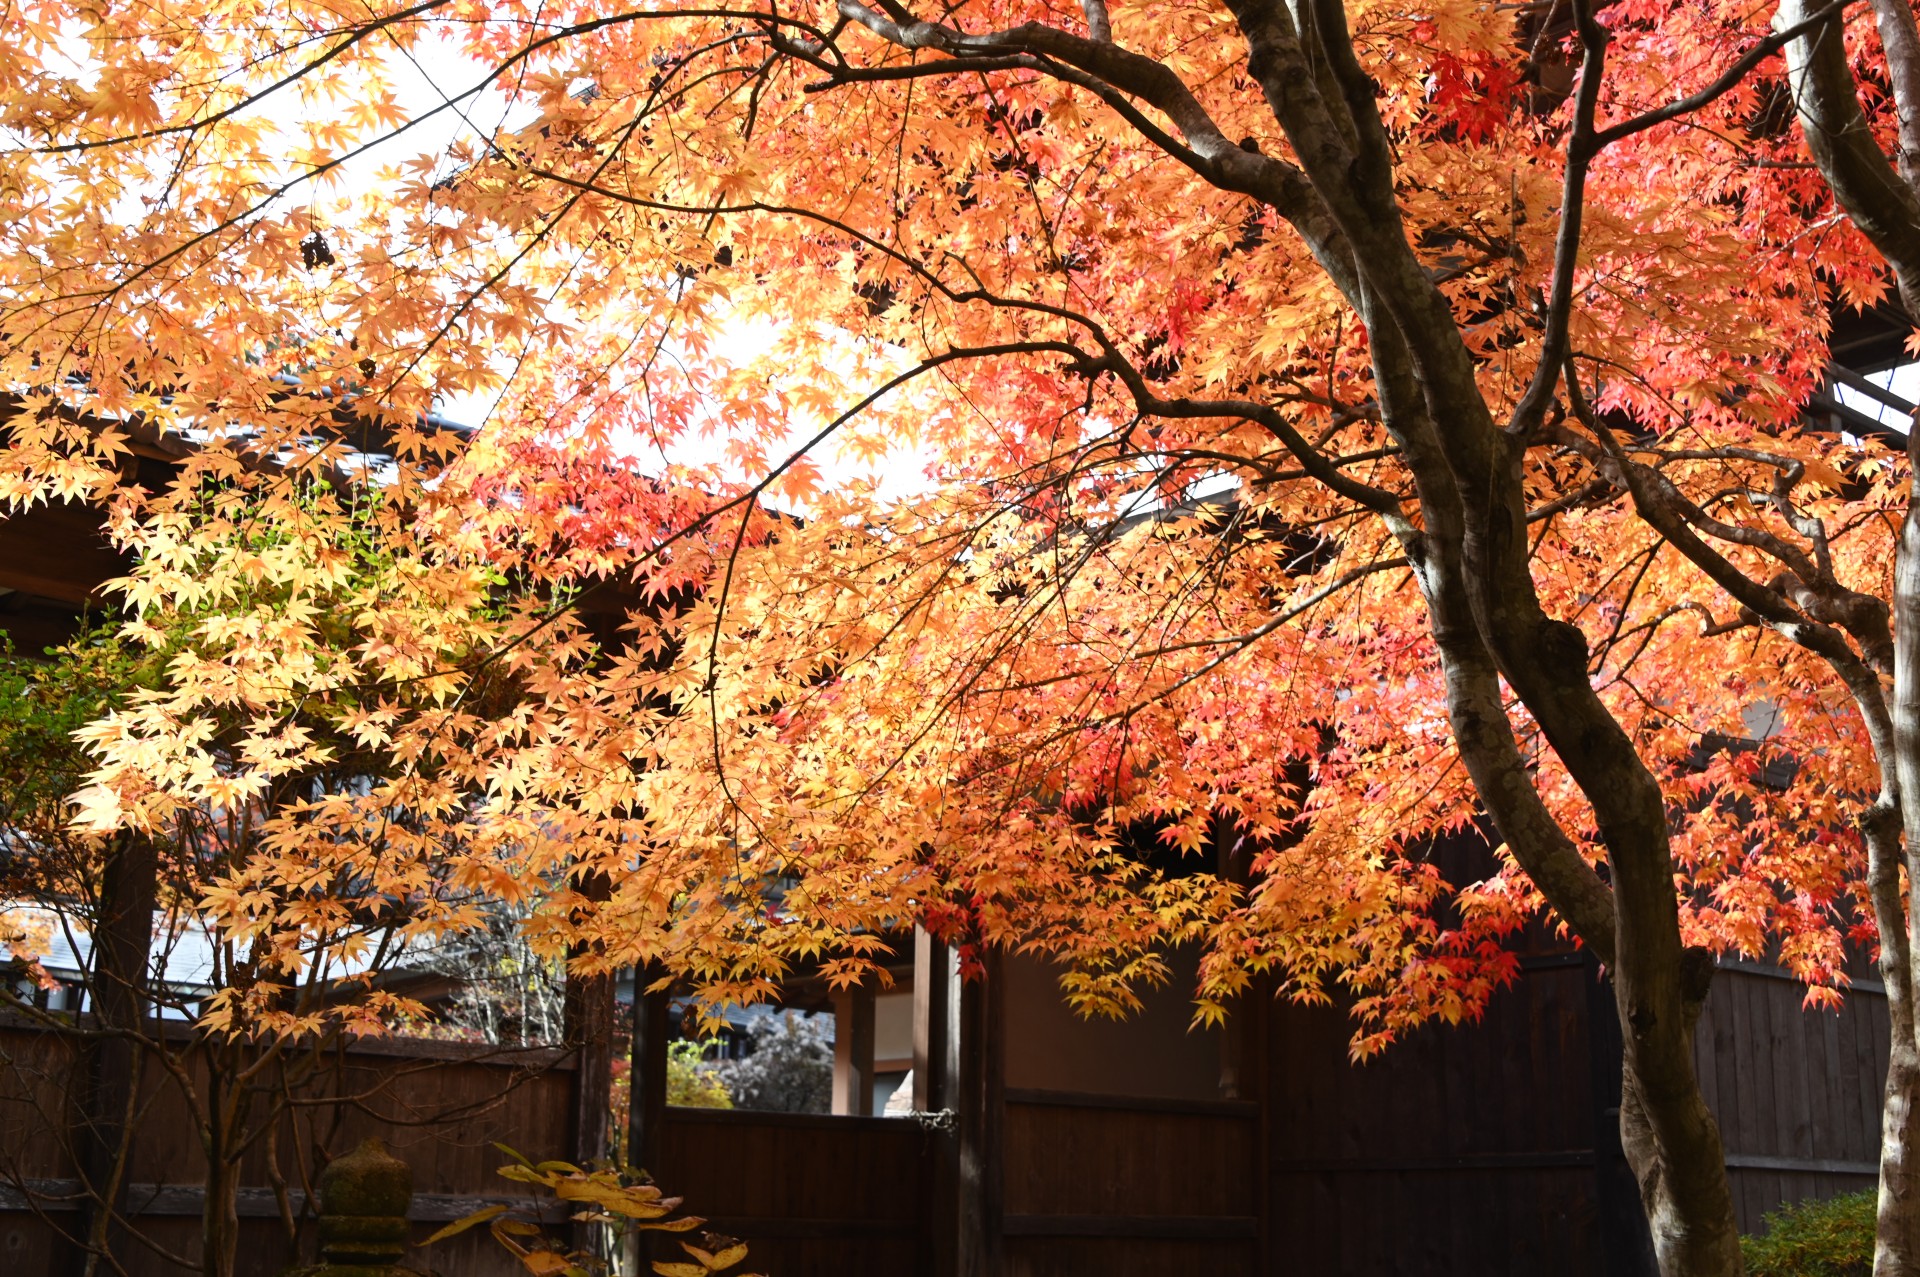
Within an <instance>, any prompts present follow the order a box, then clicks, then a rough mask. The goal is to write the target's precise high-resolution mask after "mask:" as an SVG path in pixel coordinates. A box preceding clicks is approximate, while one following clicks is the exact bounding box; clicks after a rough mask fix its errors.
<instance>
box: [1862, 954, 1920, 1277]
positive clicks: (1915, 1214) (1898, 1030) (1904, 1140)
mask: <svg viewBox="0 0 1920 1277" xmlns="http://www.w3.org/2000/svg"><path fill="white" fill-rule="evenodd" d="M1893 1001H1894V1000H1893V997H1892V985H1891V984H1889V985H1888V998H1887V1004H1888V1013H1889V1015H1888V1018H1889V1019H1891V1020H1892V1021H1893V1022H1894V1024H1893V1041H1892V1050H1891V1052H1890V1054H1889V1056H1888V1059H1887V1086H1886V1090H1885V1092H1884V1093H1883V1094H1882V1096H1881V1102H1880V1203H1879V1210H1878V1215H1877V1221H1876V1225H1875V1229H1874V1249H1873V1277H1910V1275H1911V1274H1913V1273H1917V1272H1920V1156H1916V1155H1917V1154H1920V1104H1916V1103H1915V1102H1914V1097H1915V1096H1916V1095H1920V1048H1917V1047H1916V1044H1915V1042H1914V1035H1913V1007H1912V1005H1911V999H1908V1000H1907V1005H1906V1006H1904V1007H1902V1008H1900V1009H1899V1010H1898V1011H1896V1010H1895V1008H1894V1006H1893ZM1903 1020H1904V1022H1905V1023H1904V1024H1902V1021H1903Z"/></svg>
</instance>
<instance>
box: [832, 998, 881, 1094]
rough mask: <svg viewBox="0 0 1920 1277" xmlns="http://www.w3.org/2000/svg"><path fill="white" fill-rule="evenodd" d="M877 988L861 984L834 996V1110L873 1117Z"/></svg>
mask: <svg viewBox="0 0 1920 1277" xmlns="http://www.w3.org/2000/svg"><path fill="white" fill-rule="evenodd" d="M873 1020H874V991H873V987H872V986H871V985H867V984H858V985H855V986H854V987H853V988H851V989H841V990H839V991H838V992H836V993H835V994H834V995H833V1111H834V1112H835V1113H836V1114H839V1115H840V1116H842V1117H872V1116H873Z"/></svg>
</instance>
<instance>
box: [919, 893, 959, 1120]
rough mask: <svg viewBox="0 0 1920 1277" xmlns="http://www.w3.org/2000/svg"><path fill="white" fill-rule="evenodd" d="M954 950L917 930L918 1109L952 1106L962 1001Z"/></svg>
mask: <svg viewBox="0 0 1920 1277" xmlns="http://www.w3.org/2000/svg"><path fill="white" fill-rule="evenodd" d="M955 983H956V972H955V967H954V961H953V950H952V949H950V948H949V947H948V946H947V945H945V944H944V943H942V942H941V941H939V940H936V939H934V938H933V935H932V933H931V932H929V931H928V930H927V929H926V928H925V927H915V928H914V929H913V1111H914V1112H916V1113H937V1112H939V1111H940V1110H941V1109H944V1108H951V1107H953V1086H954V1064H955V1061H956V1060H957V1058H958V1056H957V1055H956V1053H955V1048H956V1047H957V1046H958V1045H959V1038H960V1035H959V1032H958V1029H959V1025H958V1023H957V1021H956V1017H957V1015H958V1013H959V999H958V996H957V995H956V993H955V991H954V984H955Z"/></svg>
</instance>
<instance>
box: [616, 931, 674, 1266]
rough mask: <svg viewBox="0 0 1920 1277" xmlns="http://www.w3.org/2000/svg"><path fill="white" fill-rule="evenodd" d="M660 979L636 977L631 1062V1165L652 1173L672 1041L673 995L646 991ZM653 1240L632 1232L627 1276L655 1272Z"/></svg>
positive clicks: (646, 972) (649, 969)
mask: <svg viewBox="0 0 1920 1277" xmlns="http://www.w3.org/2000/svg"><path fill="white" fill-rule="evenodd" d="M662 974H663V972H662V971H661V969H660V967H659V965H658V964H649V965H647V966H644V967H640V968H637V969H636V970H635V971H634V973H633V1021H632V1038H631V1040H630V1042H629V1048H630V1049H629V1053H628V1057H627V1067H628V1070H629V1072H628V1073H627V1086H628V1091H627V1131H626V1145H627V1150H626V1151H627V1165H629V1166H631V1167H633V1168H634V1169H636V1170H643V1171H646V1172H648V1173H649V1174H658V1173H659V1172H660V1170H661V1167H660V1148H661V1128H662V1127H663V1125H664V1124H665V1122H666V1118H667V1043H668V1042H669V1040H670V1039H671V1038H672V1036H673V1024H672V1011H673V1006H672V1001H673V998H672V993H671V992H670V991H669V990H668V989H665V988H661V989H659V990H657V991H655V992H652V993H649V992H647V986H648V985H649V984H652V983H654V982H655V981H656V980H658V979H660V977H661V975H662ZM668 1174H669V1176H670V1175H671V1172H669V1173H668ZM653 1236H654V1235H653V1234H652V1233H646V1232H641V1231H640V1230H638V1229H635V1230H634V1232H633V1238H632V1242H631V1245H630V1253H629V1254H628V1256H627V1263H626V1271H627V1272H628V1273H633V1274H638V1273H647V1272H651V1271H652V1262H653V1260H654V1259H656V1258H658V1257H660V1254H661V1253H662V1252H659V1251H658V1248H656V1247H655V1246H654V1245H653V1244H652V1242H653Z"/></svg>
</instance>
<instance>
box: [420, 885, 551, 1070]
mask: <svg viewBox="0 0 1920 1277" xmlns="http://www.w3.org/2000/svg"><path fill="white" fill-rule="evenodd" d="M483 907H484V908H485V912H486V919H487V921H486V925H485V926H484V927H483V928H477V929H475V930H472V931H466V932H461V933H459V934H457V935H454V936H450V937H448V939H447V940H446V942H445V943H443V944H442V945H440V946H439V947H438V948H437V949H436V950H435V951H434V953H433V957H432V959H431V961H430V963H429V965H430V967H431V969H432V970H434V971H438V972H441V973H443V974H446V975H449V976H454V977H457V978H458V979H459V980H460V984H459V987H458V988H457V989H456V990H455V991H454V993H453V996H452V997H451V998H449V999H448V1001H447V1005H446V1008H445V1010H443V1011H442V1012H441V1015H440V1019H441V1022H442V1023H443V1024H445V1025H447V1026H448V1027H449V1028H452V1029H455V1030H462V1031H465V1032H466V1033H468V1034H470V1035H472V1036H473V1037H475V1038H478V1039H479V1040H480V1041H483V1042H491V1043H494V1044H496V1045H502V1046H552V1045H554V1044H556V1043H558V1042H559V1041H560V1040H561V1037H562V1032H563V1027H564V1026H563V1024H562V1020H563V1019H564V1016H565V987H564V985H563V982H562V973H561V962H560V960H559V959H557V958H552V957H543V956H542V955H540V954H538V953H535V952H534V950H533V946H532V945H530V944H528V943H527V937H526V933H525V931H524V930H523V927H522V924H524V923H525V921H526V915H527V911H526V910H525V909H523V908H515V907H513V906H509V905H502V904H497V903H495V904H491V905H488V906H483Z"/></svg>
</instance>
